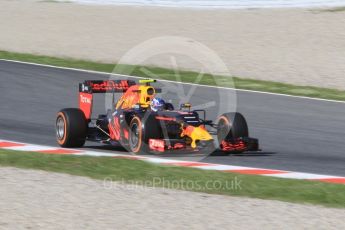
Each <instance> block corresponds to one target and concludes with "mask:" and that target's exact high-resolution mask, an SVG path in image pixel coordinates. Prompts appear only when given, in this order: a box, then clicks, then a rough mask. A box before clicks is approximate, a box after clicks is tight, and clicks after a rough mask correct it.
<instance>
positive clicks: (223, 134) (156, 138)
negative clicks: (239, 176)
mask: <svg viewBox="0 0 345 230" xmlns="http://www.w3.org/2000/svg"><path fill="white" fill-rule="evenodd" d="M153 82H156V81H155V80H152V79H145V80H140V81H139V83H138V84H137V83H136V82H135V81H131V80H106V81H102V80H101V81H99V80H88V81H85V82H84V83H80V84H79V108H67V109H62V110H61V111H60V112H59V113H58V114H57V118H56V137H57V142H58V144H59V145H60V146H62V147H81V146H83V145H84V143H85V141H86V140H87V141H96V142H99V143H104V144H111V145H121V146H123V147H125V148H126V149H127V150H128V151H130V152H133V153H166V152H174V153H175V152H182V153H183V152H188V153H194V152H209V153H211V152H213V151H214V150H215V149H219V150H220V151H221V152H223V153H231V152H236V153H237V152H244V151H257V150H259V144H258V140H257V139H254V138H249V137H248V127H247V123H246V120H245V118H244V117H243V116H242V115H241V114H240V113H225V114H222V115H221V116H220V117H219V118H218V120H217V121H216V122H213V121H212V120H207V119H206V111H205V110H192V109H191V105H190V104H189V103H185V104H182V105H180V108H179V109H178V110H175V109H174V106H173V105H172V104H171V103H165V102H164V101H163V100H162V99H159V98H156V97H155V96H156V94H157V93H159V92H160V91H161V89H158V88H154V87H153V86H151V83H153ZM95 93H112V94H113V95H112V96H113V98H114V95H115V94H116V93H122V95H121V96H120V97H119V99H118V100H117V102H116V103H115V102H114V103H113V109H111V110H108V111H107V114H104V115H103V114H102V115H99V116H98V118H92V117H91V114H92V104H93V94H95Z"/></svg>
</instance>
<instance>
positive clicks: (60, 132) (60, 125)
mask: <svg viewBox="0 0 345 230" xmlns="http://www.w3.org/2000/svg"><path fill="white" fill-rule="evenodd" d="M56 136H57V138H58V139H59V140H62V139H63V138H64V136H65V121H64V119H63V118H62V117H58V119H57V121H56Z"/></svg>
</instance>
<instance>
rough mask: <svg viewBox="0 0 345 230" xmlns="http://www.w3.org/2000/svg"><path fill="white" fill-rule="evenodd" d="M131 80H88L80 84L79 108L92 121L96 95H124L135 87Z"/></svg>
mask: <svg viewBox="0 0 345 230" xmlns="http://www.w3.org/2000/svg"><path fill="white" fill-rule="evenodd" d="M135 84H136V83H135V81H131V80H104V81H103V80H87V81H84V82H83V83H80V84H79V108H80V109H81V110H82V111H83V112H84V114H85V117H86V119H87V120H90V119H91V113H92V105H93V94H94V93H124V92H126V91H127V89H128V88H129V87H131V86H132V85H135Z"/></svg>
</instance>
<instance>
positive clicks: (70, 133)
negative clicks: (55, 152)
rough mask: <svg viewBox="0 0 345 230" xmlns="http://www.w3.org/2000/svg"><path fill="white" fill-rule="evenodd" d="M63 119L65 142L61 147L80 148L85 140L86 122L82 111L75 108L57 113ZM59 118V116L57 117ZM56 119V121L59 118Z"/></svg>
mask: <svg viewBox="0 0 345 230" xmlns="http://www.w3.org/2000/svg"><path fill="white" fill-rule="evenodd" d="M59 114H63V116H64V117H65V126H66V131H65V136H66V138H65V141H64V142H63V143H62V144H60V143H59V144H60V145H61V146H62V147H69V148H73V147H82V146H83V145H84V143H85V140H86V134H87V121H86V118H85V115H84V113H83V111H81V110H80V109H77V108H67V109H63V110H61V111H60V112H59ZM59 116H60V115H59ZM59 116H58V117H57V119H58V118H59Z"/></svg>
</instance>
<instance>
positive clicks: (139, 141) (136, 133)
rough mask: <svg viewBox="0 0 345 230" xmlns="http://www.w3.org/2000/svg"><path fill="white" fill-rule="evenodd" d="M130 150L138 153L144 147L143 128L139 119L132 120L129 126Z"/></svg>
mask: <svg viewBox="0 0 345 230" xmlns="http://www.w3.org/2000/svg"><path fill="white" fill-rule="evenodd" d="M128 142H129V143H128V145H129V149H130V151H131V152H133V153H138V152H140V150H141V149H142V146H143V128H142V123H141V120H140V118H139V117H137V116H135V117H133V118H132V120H131V123H130V125H129V140H128Z"/></svg>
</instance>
